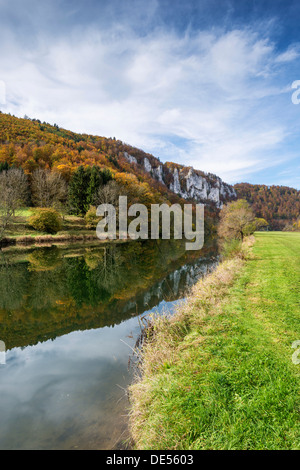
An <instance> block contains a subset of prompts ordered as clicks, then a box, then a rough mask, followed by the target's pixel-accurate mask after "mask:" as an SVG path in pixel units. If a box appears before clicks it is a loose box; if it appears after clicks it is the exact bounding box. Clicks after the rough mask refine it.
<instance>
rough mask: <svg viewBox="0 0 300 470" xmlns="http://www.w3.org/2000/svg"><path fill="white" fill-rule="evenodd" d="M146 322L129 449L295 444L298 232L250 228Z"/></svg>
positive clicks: (299, 427) (299, 432) (299, 374)
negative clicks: (172, 309) (229, 254)
mask: <svg viewBox="0 0 300 470" xmlns="http://www.w3.org/2000/svg"><path fill="white" fill-rule="evenodd" d="M151 331H153V332H154V335H153V340H152V341H149V342H148V343H147V344H146V345H145V347H144V350H143V352H142V354H143V356H142V359H143V362H142V370H141V373H142V378H141V379H137V381H136V383H135V384H133V385H132V386H131V389H130V398H131V410H130V426H131V433H132V437H133V441H134V445H135V448H137V449H178V450H181V449H186V450H190V449H214V450H227V449H230V450H247V449H250V450H259V449H264V450H281V449H299V448H300V446H299V442H300V439H299V438H300V420H299V408H300V406H299V405H300V395H299V390H300V364H297V363H295V362H297V361H295V360H294V361H293V360H292V355H293V354H294V357H295V356H296V357H297V352H296V349H293V348H292V344H293V343H294V342H295V341H298V340H300V233H288V232H286V233H285V232H269V233H268V232H264V233H256V234H255V240H254V242H253V243H252V244H251V246H248V247H247V248H246V251H245V256H244V259H239V258H235V259H233V260H225V261H223V262H222V263H221V264H220V265H219V267H218V268H217V270H216V271H215V272H214V273H212V274H211V275H209V276H208V277H207V278H205V279H204V280H202V281H200V282H199V283H198V284H197V285H196V286H195V288H194V289H193V290H192V292H191V294H190V296H189V297H188V299H187V302H186V304H185V305H184V306H182V307H180V308H179V309H178V311H177V313H176V314H175V316H174V317H173V318H160V319H159V318H154V320H153V325H152V329H151ZM299 347H300V346H298V348H299ZM299 358H300V353H299Z"/></svg>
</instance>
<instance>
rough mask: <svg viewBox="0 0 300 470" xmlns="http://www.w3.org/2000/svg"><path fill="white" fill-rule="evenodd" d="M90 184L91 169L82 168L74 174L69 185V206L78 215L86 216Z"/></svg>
mask: <svg viewBox="0 0 300 470" xmlns="http://www.w3.org/2000/svg"><path fill="white" fill-rule="evenodd" d="M89 183H90V169H88V171H87V170H86V169H85V168H84V167H83V166H80V167H79V168H78V169H77V170H76V171H75V173H74V174H73V176H72V178H71V181H70V185H69V206H70V208H71V212H72V213H74V214H76V215H85V214H86V212H87V210H88V207H87V198H88V187H89Z"/></svg>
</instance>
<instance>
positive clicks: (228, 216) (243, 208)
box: [218, 199, 256, 241]
mask: <svg viewBox="0 0 300 470" xmlns="http://www.w3.org/2000/svg"><path fill="white" fill-rule="evenodd" d="M255 229H256V224H255V215H254V212H253V210H252V208H251V206H250V205H249V203H248V202H247V201H246V200H244V199H239V200H238V201H234V202H230V203H229V204H226V205H225V206H224V207H223V209H222V210H221V219H220V223H219V227H218V234H219V236H220V237H222V238H236V239H241V240H242V241H243V239H244V237H245V235H249V234H250V233H253V232H254V231H255Z"/></svg>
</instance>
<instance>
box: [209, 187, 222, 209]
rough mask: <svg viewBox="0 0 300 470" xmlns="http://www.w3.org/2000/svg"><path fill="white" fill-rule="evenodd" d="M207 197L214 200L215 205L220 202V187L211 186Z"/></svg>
mask: <svg viewBox="0 0 300 470" xmlns="http://www.w3.org/2000/svg"><path fill="white" fill-rule="evenodd" d="M208 199H209V200H210V201H213V202H215V203H216V204H217V205H219V203H220V188H211V190H210V191H209V194H208Z"/></svg>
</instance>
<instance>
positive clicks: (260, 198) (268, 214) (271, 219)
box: [234, 183, 300, 230]
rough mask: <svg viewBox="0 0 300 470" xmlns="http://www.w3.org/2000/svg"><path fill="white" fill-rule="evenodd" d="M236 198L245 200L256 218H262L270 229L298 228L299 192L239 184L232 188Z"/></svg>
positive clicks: (283, 188) (290, 189) (282, 188)
mask: <svg viewBox="0 0 300 470" xmlns="http://www.w3.org/2000/svg"><path fill="white" fill-rule="evenodd" d="M234 188H235V190H236V192H237V196H238V198H242V199H246V200H247V201H248V202H249V203H250V204H251V205H252V207H253V209H254V211H255V215H256V217H262V218H264V219H266V220H267V222H268V223H269V224H270V229H273V230H283V229H285V228H286V229H289V228H291V229H293V228H294V229H295V228H298V220H299V216H300V191H297V190H296V189H293V188H289V187H286V186H265V185H259V184H249V183H240V184H236V185H235V186H234Z"/></svg>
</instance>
